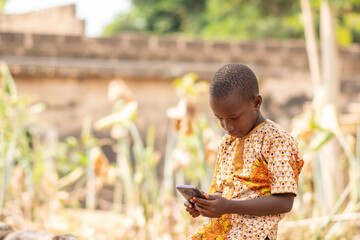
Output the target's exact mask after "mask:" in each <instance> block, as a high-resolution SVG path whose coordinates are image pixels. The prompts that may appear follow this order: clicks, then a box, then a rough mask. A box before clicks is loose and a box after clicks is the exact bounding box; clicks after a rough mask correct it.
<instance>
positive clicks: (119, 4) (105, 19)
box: [4, 0, 131, 37]
mask: <svg viewBox="0 0 360 240" xmlns="http://www.w3.org/2000/svg"><path fill="white" fill-rule="evenodd" d="M130 2H131V0H7V2H6V5H5V9H4V12H5V13H25V12H30V11H35V10H40V9H45V8H51V7H57V6H62V5H67V4H75V5H76V15H77V17H78V18H79V19H84V20H85V21H86V23H85V31H86V34H87V35H88V36H91V37H95V36H99V35H100V34H101V32H102V30H103V28H104V27H105V26H106V25H107V24H108V23H111V22H112V20H113V19H114V18H115V16H116V15H117V14H119V13H124V12H127V11H129V9H130V4H131V3H130Z"/></svg>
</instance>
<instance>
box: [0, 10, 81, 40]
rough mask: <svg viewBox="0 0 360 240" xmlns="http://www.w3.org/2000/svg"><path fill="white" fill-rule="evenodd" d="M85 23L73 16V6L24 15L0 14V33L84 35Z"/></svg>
mask: <svg viewBox="0 0 360 240" xmlns="http://www.w3.org/2000/svg"><path fill="white" fill-rule="evenodd" d="M84 31H85V22H84V21H83V20H79V19H77V18H76V15H75V5H67V6H62V7H55V8H49V9H44V10H40V11H34V12H29V13H24V14H0V32H22V33H46V34H66V35H84Z"/></svg>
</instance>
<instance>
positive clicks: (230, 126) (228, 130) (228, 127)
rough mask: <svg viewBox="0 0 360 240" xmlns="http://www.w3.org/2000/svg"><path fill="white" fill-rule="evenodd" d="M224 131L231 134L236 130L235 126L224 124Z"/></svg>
mask: <svg viewBox="0 0 360 240" xmlns="http://www.w3.org/2000/svg"><path fill="white" fill-rule="evenodd" d="M224 129H225V131H227V132H230V131H232V130H233V129H234V126H233V125H232V124H230V123H227V122H224Z"/></svg>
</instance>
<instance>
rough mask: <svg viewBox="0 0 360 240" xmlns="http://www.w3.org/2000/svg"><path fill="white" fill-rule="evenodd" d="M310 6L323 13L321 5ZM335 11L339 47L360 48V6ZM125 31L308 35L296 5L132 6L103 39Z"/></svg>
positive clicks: (290, 0)
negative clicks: (353, 43) (355, 44)
mask: <svg viewBox="0 0 360 240" xmlns="http://www.w3.org/2000/svg"><path fill="white" fill-rule="evenodd" d="M310 2H311V6H312V7H313V8H314V9H320V1H318V0H311V1H310ZM332 5H334V8H335V9H336V15H335V17H336V23H335V26H336V33H337V39H338V42H339V43H340V44H342V45H344V44H350V43H352V42H360V15H359V14H357V12H359V10H360V0H345V1H342V0H333V1H332ZM314 21H315V22H316V23H317V24H316V25H315V28H316V30H317V31H316V32H319V27H320V24H319V22H320V11H316V12H314ZM122 31H133V32H150V33H155V34H184V35H189V36H196V37H200V38H207V39H214V38H222V39H236V40H243V39H264V38H275V39H287V38H303V32H304V31H303V25H302V22H301V7H300V4H299V1H296V0H252V1H249V0H227V1H221V0H197V1H191V0H183V1H180V0H176V1H171V0H153V1H145V0H133V8H132V10H131V11H130V12H129V13H127V14H122V15H119V16H118V17H117V18H116V19H115V21H114V22H113V23H111V24H110V25H109V26H107V27H106V28H105V30H104V32H103V34H104V35H105V36H109V35H113V34H117V33H119V32H122Z"/></svg>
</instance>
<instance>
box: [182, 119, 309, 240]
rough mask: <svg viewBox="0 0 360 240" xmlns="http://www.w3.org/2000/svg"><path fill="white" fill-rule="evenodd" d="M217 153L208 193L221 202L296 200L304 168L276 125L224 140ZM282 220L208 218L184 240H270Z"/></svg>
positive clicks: (237, 216) (232, 216)
mask: <svg viewBox="0 0 360 240" xmlns="http://www.w3.org/2000/svg"><path fill="white" fill-rule="evenodd" d="M218 150H219V151H218V157H217V162H216V166H215V171H214V177H213V181H212V184H211V186H210V190H209V192H210V193H215V192H222V196H223V197H225V198H227V199H232V200H238V201H241V200H247V199H255V198H258V197H263V196H267V195H270V194H279V193H293V194H295V195H296V193H297V186H298V178H299V174H300V171H301V169H302V166H303V164H304V162H303V160H302V159H301V158H300V157H299V151H298V146H297V143H296V141H295V140H294V139H293V138H292V137H291V136H290V134H289V133H287V132H286V131H285V130H284V129H283V128H281V127H280V126H279V125H277V124H275V123H274V122H272V121H270V120H266V121H265V122H263V123H261V124H260V125H258V126H257V127H256V128H254V129H253V130H252V131H250V133H249V134H247V136H245V137H243V138H235V137H231V136H230V135H228V134H226V135H225V136H224V137H223V139H222V142H221V143H220V146H219V149H218ZM284 215H285V214H277V215H268V216H250V215H246V214H224V215H222V216H221V217H220V218H211V219H210V220H209V222H208V223H206V224H204V225H203V226H202V227H201V228H200V229H199V230H197V232H195V233H193V234H192V235H191V236H190V237H188V238H187V239H193V240H195V239H207V240H210V239H211V240H213V239H249V240H253V239H254V240H255V239H256V240H259V239H265V238H266V237H268V238H269V239H270V240H274V239H276V235H277V227H278V223H279V221H280V220H281V219H282V218H283V217H284Z"/></svg>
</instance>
